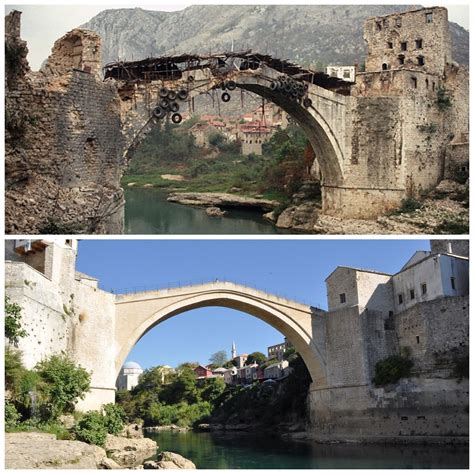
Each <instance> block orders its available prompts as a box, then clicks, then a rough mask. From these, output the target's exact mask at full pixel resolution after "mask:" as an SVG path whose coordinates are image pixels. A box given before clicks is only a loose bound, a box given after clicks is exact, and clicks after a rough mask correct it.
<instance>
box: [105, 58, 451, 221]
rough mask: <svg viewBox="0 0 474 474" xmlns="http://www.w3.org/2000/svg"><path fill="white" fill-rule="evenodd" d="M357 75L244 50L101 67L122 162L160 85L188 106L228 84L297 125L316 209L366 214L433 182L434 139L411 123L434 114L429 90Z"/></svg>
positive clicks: (439, 163) (438, 164) (149, 115)
mask: <svg viewBox="0 0 474 474" xmlns="http://www.w3.org/2000/svg"><path fill="white" fill-rule="evenodd" d="M403 73H404V72H402V74H403ZM359 76H360V75H357V76H356V81H357V82H356V83H350V82H347V81H344V80H342V79H338V78H335V77H331V76H328V75H327V74H325V73H322V72H315V71H311V70H309V69H305V68H303V67H301V66H298V65H295V64H293V63H290V62H288V61H282V60H279V59H274V58H272V57H271V56H267V55H261V54H257V53H252V52H251V51H246V52H241V53H222V54H215V55H210V56H197V55H182V56H167V57H161V58H154V59H145V60H142V61H135V62H119V63H111V64H109V65H107V66H105V68H104V78H105V81H106V82H107V81H114V82H115V84H116V85H117V90H118V94H119V95H120V98H121V115H122V130H123V134H124V137H125V142H126V145H125V148H126V150H127V151H126V152H125V157H126V161H127V158H128V157H130V156H131V155H132V154H133V150H134V149H135V147H136V146H138V145H139V143H140V142H141V140H142V139H143V138H144V136H145V135H146V133H147V131H148V130H150V128H151V127H152V126H153V124H154V123H156V121H157V119H156V115H157V114H156V110H157V109H156V107H157V105H158V104H159V103H160V99H161V97H160V91H162V90H163V89H165V90H172V91H173V94H174V95H176V93H178V92H179V91H185V92H184V95H185V96H186V99H185V101H187V102H188V104H189V107H190V108H191V103H192V104H194V102H193V100H194V97H196V96H197V95H201V94H213V97H214V98H217V100H220V96H221V94H222V89H226V86H227V85H229V84H232V89H233V88H235V87H237V88H240V89H242V90H246V91H249V92H252V93H254V94H256V95H259V96H261V97H262V98H264V99H267V100H269V101H271V102H273V103H275V104H276V105H278V106H279V107H281V108H282V109H283V110H284V111H285V112H287V113H288V114H289V115H290V116H292V117H293V119H294V120H295V121H296V122H297V123H298V124H299V125H300V126H301V127H302V129H303V130H304V131H305V133H306V135H307V137H308V140H309V142H310V143H311V145H312V148H313V150H314V152H315V157H316V158H315V159H316V160H317V162H318V164H319V168H320V170H321V176H322V179H321V186H322V201H323V209H322V210H323V212H324V213H326V214H333V215H337V216H340V217H353V218H373V217H376V216H378V215H380V214H383V213H384V212H386V211H387V210H389V209H392V208H395V207H398V206H399V205H400V203H401V201H402V200H403V199H404V198H406V197H408V196H418V195H419V194H420V193H423V192H426V191H428V190H430V189H432V188H433V187H434V186H436V184H437V183H438V182H439V180H440V179H441V177H442V173H443V156H442V153H443V144H442V143H441V141H440V143H437V140H436V139H435V138H434V137H429V138H428V139H426V137H425V136H423V134H422V133H420V130H424V129H425V128H426V127H425V128H423V124H424V123H425V122H426V120H427V119H428V116H429V120H430V123H437V122H439V121H440V120H441V121H442V117H440V116H439V114H437V113H436V112H435V113H433V108H434V107H433V104H432V103H431V102H433V99H434V97H431V96H430V97H427V96H426V92H425V91H423V92H422V93H421V94H420V92H419V91H414V90H407V89H404V88H403V87H401V88H399V89H396V90H395V89H394V90H390V91H388V89H387V87H386V82H382V85H384V84H385V85H384V87H385V90H383V91H381V90H379V89H378V88H379V87H380V84H379V82H378V81H379V79H380V78H379V77H378V76H377V77H375V76H374V77H372V75H371V77H369V78H368V79H367V78H366V77H364V78H363V79H364V82H363V83H362V78H360V77H359ZM408 76H409V73H408ZM408 76H407V80H408ZM384 80H385V79H384ZM367 81H368V82H367ZM285 87H287V89H285ZM292 87H294V90H295V91H296V92H293V90H292V89H291V88H292ZM229 89H231V88H230V87H227V91H226V92H227V93H229V95H232V91H231V90H229ZM299 89H301V93H300V94H298V90H299ZM371 89H375V90H371ZM387 91H388V93H387ZM216 92H217V93H216ZM179 102H180V101H179V100H177V102H175V104H176V103H179ZM183 105H184V106H185V104H183V103H182V102H181V106H183ZM154 111H155V113H154ZM418 122H419V123H418Z"/></svg>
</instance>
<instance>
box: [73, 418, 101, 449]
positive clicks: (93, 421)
mask: <svg viewBox="0 0 474 474" xmlns="http://www.w3.org/2000/svg"><path fill="white" fill-rule="evenodd" d="M74 432H75V434H76V438H77V439H78V440H79V441H84V442H85V443H89V444H95V445H97V446H103V445H104V443H105V440H106V438H107V428H106V425H105V417H104V416H103V415H102V413H100V412H98V411H88V412H87V413H85V414H84V416H83V417H82V418H81V419H80V420H79V421H78V422H77V424H76V426H75V428H74Z"/></svg>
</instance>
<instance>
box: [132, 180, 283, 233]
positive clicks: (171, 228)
mask: <svg viewBox="0 0 474 474" xmlns="http://www.w3.org/2000/svg"><path fill="white" fill-rule="evenodd" d="M125 233H126V234H284V233H288V232H287V231H283V230H280V229H277V228H276V227H275V226H273V225H272V224H270V223H269V222H266V221H265V220H264V219H262V217H261V213H259V212H254V211H234V210H232V211H230V212H229V216H228V217H225V218H216V217H209V216H208V215H207V214H206V211H205V210H204V209H201V208H195V207H190V206H183V205H181V204H176V203H171V202H168V201H167V200H166V193H164V192H163V191H160V190H158V189H146V188H145V189H144V188H128V189H125Z"/></svg>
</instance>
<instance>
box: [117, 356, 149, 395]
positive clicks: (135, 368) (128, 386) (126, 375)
mask: <svg viewBox="0 0 474 474" xmlns="http://www.w3.org/2000/svg"><path fill="white" fill-rule="evenodd" d="M142 373H143V369H142V368H141V367H140V365H139V364H137V363H136V362H131V361H130V362H125V364H123V367H122V369H121V370H120V374H119V376H118V377H117V389H118V390H132V388H133V387H136V386H137V385H138V378H139V377H140V375H141V374H142Z"/></svg>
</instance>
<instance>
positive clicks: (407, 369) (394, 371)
mask: <svg viewBox="0 0 474 474" xmlns="http://www.w3.org/2000/svg"><path fill="white" fill-rule="evenodd" d="M412 367H413V361H411V360H410V359H408V358H407V357H404V356H399V355H393V356H389V357H387V358H386V359H383V360H380V361H379V362H377V363H376V364H375V377H374V379H373V382H374V384H375V385H377V386H382V385H388V384H392V383H397V382H398V381H399V380H400V379H401V378H406V377H410V373H411V369H412Z"/></svg>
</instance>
